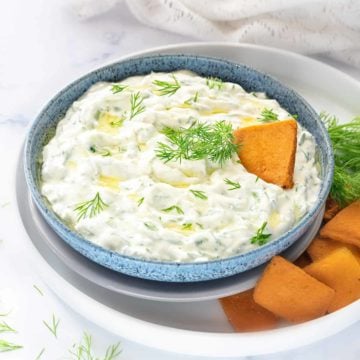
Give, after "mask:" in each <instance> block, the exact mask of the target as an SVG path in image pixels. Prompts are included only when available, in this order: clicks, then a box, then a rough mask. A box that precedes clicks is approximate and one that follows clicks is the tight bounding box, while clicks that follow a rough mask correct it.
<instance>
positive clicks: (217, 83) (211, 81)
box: [206, 77, 224, 90]
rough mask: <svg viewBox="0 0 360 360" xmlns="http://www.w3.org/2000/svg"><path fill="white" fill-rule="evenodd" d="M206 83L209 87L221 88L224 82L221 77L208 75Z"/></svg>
mask: <svg viewBox="0 0 360 360" xmlns="http://www.w3.org/2000/svg"><path fill="white" fill-rule="evenodd" d="M206 85H207V86H208V87H209V89H216V88H217V89H218V90H221V89H222V88H223V86H224V83H223V81H222V80H221V79H219V78H217V77H208V78H207V79H206Z"/></svg>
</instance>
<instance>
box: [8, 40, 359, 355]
mask: <svg viewBox="0 0 360 360" xmlns="http://www.w3.org/2000/svg"><path fill="white" fill-rule="evenodd" d="M195 46H196V47H211V46H212V47H216V46H219V47H228V48H233V47H235V48H237V49H241V48H255V49H258V50H263V51H271V52H276V53H278V54H282V55H285V56H291V57H295V58H298V59H299V60H304V61H306V62H307V63H310V64H313V65H317V66H321V67H323V68H324V69H326V70H327V71H330V72H332V73H333V74H336V75H337V76H340V77H342V78H343V79H345V80H346V81H348V82H350V83H351V84H352V85H354V86H355V87H356V88H358V90H359V93H360V82H358V81H357V80H355V79H354V78H352V77H351V76H349V75H348V74H346V73H344V72H342V71H341V70H338V69H336V68H335V67H333V66H331V65H328V64H325V63H323V62H321V61H319V60H316V59H312V58H309V57H306V56H304V55H300V54H296V53H293V52H291V51H288V50H283V49H276V48H272V47H268V46H261V45H253V44H244V43H220V42H207V43H204V42H187V43H178V44H170V45H165V46H158V47H154V48H150V49H146V50H145V51H137V52H133V53H130V54H126V55H125V56H123V57H119V58H117V60H115V59H113V60H111V61H109V62H105V63H104V64H103V65H107V64H108V63H112V62H114V61H119V60H122V59H126V58H128V57H134V56H140V55H144V54H148V53H151V52H154V51H166V50H173V49H176V48H178V47H181V48H184V47H195ZM94 68H97V66H96V67H93V68H91V69H90V70H92V69H94ZM88 72H89V71H85V72H84V74H86V73H88ZM32 122H33V121H31V122H30V123H29V124H28V127H27V128H28V129H29V128H30V127H31V125H32ZM14 189H15V187H14V188H13V190H14ZM13 193H14V194H13V197H14V198H15V199H16V194H15V191H13ZM16 211H17V215H18V216H17V220H18V222H19V228H20V229H21V231H22V232H23V233H24V235H23V236H24V237H27V236H28V235H27V233H26V230H25V228H24V226H23V224H22V222H21V221H20V220H19V219H20V214H19V209H18V208H17V207H16ZM26 243H27V244H26V246H27V248H29V250H30V251H31V253H32V254H34V255H35V258H36V257H38V258H40V260H41V261H39V263H37V262H36V261H33V263H34V266H35V267H36V268H39V267H41V268H42V269H43V270H45V271H44V272H42V271H38V273H39V275H40V276H41V277H42V278H43V279H44V281H45V283H46V284H48V286H49V288H50V289H52V288H53V287H54V288H55V291H53V292H54V293H55V295H56V293H59V294H60V293H61V292H62V291H64V289H65V291H66V294H68V296H69V297H70V298H71V299H72V301H73V302H71V301H70V302H68V301H64V300H63V299H60V298H59V299H60V300H61V301H64V302H66V303H67V304H68V305H69V306H70V307H71V308H72V309H73V310H74V311H75V312H77V313H79V314H80V315H81V316H83V317H84V318H87V319H88V320H90V321H92V322H94V323H95V324H97V325H98V326H100V327H102V328H104V329H106V330H108V331H109V332H111V333H115V334H117V335H119V336H122V337H124V338H126V339H129V340H131V341H134V342H137V343H140V344H143V345H145V346H149V347H152V348H156V349H159V350H165V351H169V352H173V353H174V352H175V353H179V354H188V355H198V356H208V357H216V358H221V357H238V356H244V355H261V354H270V353H275V352H280V351H286V350H290V349H293V348H298V347H301V346H304V345H306V344H310V343H313V342H315V341H319V340H321V339H324V338H326V337H328V336H331V335H333V334H335V333H337V332H339V331H341V330H343V329H344V328H346V327H348V326H350V325H352V324H354V323H355V322H357V321H358V320H359V319H357V318H356V317H355V316H353V315H354V314H356V313H357V314H360V300H358V301H356V302H354V303H352V304H350V305H348V306H346V307H345V308H343V309H340V310H338V311H336V312H334V313H332V314H329V315H326V316H324V317H321V318H318V319H315V320H311V321H308V322H306V323H303V324H299V325H293V326H291V329H292V330H293V334H292V335H293V336H291V337H289V336H287V337H286V339H287V340H288V341H283V339H284V333H285V332H288V331H289V330H288V328H285V329H276V330H271V331H267V332H255V333H217V332H212V333H208V332H202V331H193V330H184V329H178V328H173V327H170V326H164V325H159V324H155V323H152V322H148V321H145V320H141V319H138V318H135V317H133V316H129V315H126V314H123V313H121V312H119V311H116V312H115V311H114V310H112V309H110V308H109V307H107V306H106V305H104V304H102V303H100V302H98V301H97V300H94V299H92V298H91V297H89V296H88V295H87V294H85V293H83V292H81V291H79V290H78V289H76V288H75V287H74V286H73V285H71V284H69V283H68V282H67V281H66V280H65V279H64V278H62V277H61V276H60V275H59V274H58V273H57V272H56V271H55V270H54V269H52V268H51V266H49V265H48V264H47V263H46V261H45V260H44V259H42V257H41V255H40V254H38V253H37V250H36V249H35V248H31V247H32V246H33V245H30V241H28V242H26ZM30 260H32V259H30ZM46 271H49V272H50V274H47V273H46ZM53 280H54V281H53ZM49 284H51V285H49ZM54 284H55V286H53V285H54ZM74 294H77V295H78V296H74ZM75 303H76V304H75ZM89 304H90V306H91V308H92V309H93V310H96V311H92V312H91V311H90V312H88V311H86V310H85V309H86V307H87V305H89ZM99 308H101V309H103V310H104V311H106V312H107V320H105V319H104V318H102V319H99V318H97V317H96V313H97V312H98V310H99ZM114 312H115V313H116V316H117V317H118V318H119V319H121V320H123V321H124V322H123V323H122V322H121V321H114ZM343 316H344V317H345V318H347V321H343V322H342V324H341V326H340V327H338V328H336V329H335V327H334V326H333V324H334V322H336V321H337V319H339V318H341V317H343ZM126 323H127V324H128V325H129V326H126ZM318 324H322V325H318ZM324 324H325V325H324ZM327 325H328V326H327ZM318 326H319V327H321V329H322V330H323V331H322V332H321V334H320V336H319V331H316V329H317V327H318ZM304 328H306V331H307V332H308V333H311V334H312V335H314V334H315V333H316V334H317V338H316V340H313V339H312V340H310V341H304V340H302V341H300V340H299V338H298V337H297V335H299V334H300V333H301V332H303V331H304ZM151 329H153V331H155V330H156V331H158V332H159V333H160V334H161V336H159V335H158V336H157V338H161V340H160V341H159V340H158V341H155V342H154V341H151V340H149V339H150V337H148V336H147V335H148V331H149V330H151ZM270 333H271V335H273V334H276V335H277V341H276V344H277V347H276V348H275V349H274V346H273V345H274V339H272V341H271V346H272V347H271V348H269V347H268V345H267V344H268V342H266V341H263V342H262V345H263V346H262V347H259V346H258V344H259V342H261V339H260V338H261V337H263V336H266V337H269V338H270V336H271V335H270ZM174 339H175V341H174ZM289 340H291V341H289ZM225 341H226V343H225V344H224V342H225ZM196 342H198V344H197V346H194V344H195V343H196ZM219 342H220V344H219ZM241 345H244V347H242V346H241ZM249 346H250V347H251V349H252V351H249ZM235 349H236V351H235ZM245 349H246V350H245Z"/></svg>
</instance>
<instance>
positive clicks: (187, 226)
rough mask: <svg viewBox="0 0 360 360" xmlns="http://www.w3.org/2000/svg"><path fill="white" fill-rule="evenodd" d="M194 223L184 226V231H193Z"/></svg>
mask: <svg viewBox="0 0 360 360" xmlns="http://www.w3.org/2000/svg"><path fill="white" fill-rule="evenodd" d="M192 226H193V224H192V223H185V224H183V225H182V230H192Z"/></svg>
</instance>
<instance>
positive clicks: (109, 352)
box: [69, 332, 122, 360]
mask: <svg viewBox="0 0 360 360" xmlns="http://www.w3.org/2000/svg"><path fill="white" fill-rule="evenodd" d="M121 351H122V350H121V349H120V343H117V344H114V345H110V346H109V347H108V348H107V349H106V352H105V355H104V357H102V358H99V357H97V356H95V355H94V353H93V350H92V337H91V335H90V334H88V333H86V332H84V334H83V338H82V340H81V341H80V342H79V343H77V344H74V345H73V346H72V349H70V350H69V352H70V354H71V355H72V359H71V360H115V359H116V358H117V357H118V356H119V355H120V354H121Z"/></svg>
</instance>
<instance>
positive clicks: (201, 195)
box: [190, 189, 208, 200]
mask: <svg viewBox="0 0 360 360" xmlns="http://www.w3.org/2000/svg"><path fill="white" fill-rule="evenodd" d="M190 192H191V193H192V194H193V195H194V196H196V197H198V198H199V199H201V200H207V198H208V197H207V196H206V194H205V192H204V191H201V190H191V189H190Z"/></svg>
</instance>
